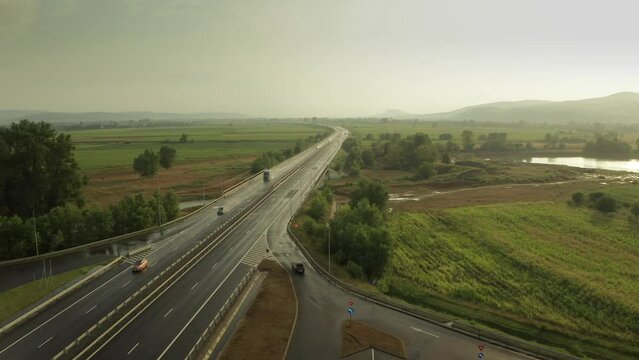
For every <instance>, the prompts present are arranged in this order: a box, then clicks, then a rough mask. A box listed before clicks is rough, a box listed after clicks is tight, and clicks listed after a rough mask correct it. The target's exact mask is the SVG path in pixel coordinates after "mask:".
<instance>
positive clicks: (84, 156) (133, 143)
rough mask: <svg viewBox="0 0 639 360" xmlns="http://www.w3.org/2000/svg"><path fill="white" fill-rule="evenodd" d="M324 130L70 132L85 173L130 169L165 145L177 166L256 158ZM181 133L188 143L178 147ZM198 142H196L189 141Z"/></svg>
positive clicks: (238, 127) (243, 126)
mask: <svg viewBox="0 0 639 360" xmlns="http://www.w3.org/2000/svg"><path fill="white" fill-rule="evenodd" d="M323 130H324V128H321V127H316V126H312V125H303V124H271V125H269V124H266V123H258V122H254V123H239V124H236V123H233V125H232V126H230V125H229V124H211V125H208V126H198V127H171V128H118V129H103V130H80V131H69V132H67V134H69V135H71V139H72V140H73V143H74V145H75V147H76V150H75V157H76V160H77V161H78V163H79V165H80V168H81V169H82V170H85V171H91V170H102V169H105V168H109V167H120V166H126V167H130V166H131V164H132V163H133V159H134V158H135V157H136V156H137V155H139V154H140V153H141V152H143V151H144V150H145V149H153V150H155V151H157V150H159V149H160V147H161V146H162V145H169V146H172V147H174V148H175V149H177V151H178V157H177V160H176V161H177V163H180V162H188V161H193V160H202V159H212V158H217V159H225V158H228V157H231V156H235V157H244V156H257V155H259V154H261V153H262V152H264V151H268V150H281V149H285V148H291V147H293V146H294V145H295V142H296V141H297V140H299V139H304V138H306V137H308V136H309V135H315V134H316V133H318V132H321V131H323ZM182 133H185V134H187V135H188V142H187V143H179V142H178V140H179V138H180V136H181V135H182ZM191 139H193V142H192V143H191V142H190V140H191Z"/></svg>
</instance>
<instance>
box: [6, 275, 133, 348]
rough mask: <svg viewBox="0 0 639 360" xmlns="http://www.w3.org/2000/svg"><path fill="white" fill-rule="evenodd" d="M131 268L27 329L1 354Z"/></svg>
mask: <svg viewBox="0 0 639 360" xmlns="http://www.w3.org/2000/svg"><path fill="white" fill-rule="evenodd" d="M129 271H131V270H129V268H128V267H127V268H126V269H124V270H122V271H121V272H120V273H118V274H116V275H114V276H113V277H112V278H110V279H109V280H107V281H105V282H104V283H103V284H102V285H100V286H98V287H97V288H95V289H93V290H92V291H91V292H90V293H88V294H86V295H84V296H83V297H81V298H80V299H78V300H76V301H75V302H74V303H73V304H71V305H69V306H67V307H66V308H64V309H63V310H62V311H60V312H59V313H57V314H55V315H53V316H52V317H50V318H49V320H47V321H45V322H43V323H42V324H40V325H38V327H36V328H35V329H33V330H31V331H29V332H28V333H26V334H24V335H23V336H22V337H21V338H19V339H18V340H16V341H14V342H13V343H12V344H11V345H9V346H7V347H6V348H4V349H2V351H0V354H2V353H3V352H5V351H7V350H9V349H10V348H11V347H13V345H15V344H17V343H19V342H20V341H22V340H24V338H26V337H27V336H29V335H31V334H33V333H34V332H35V331H37V330H38V329H40V328H41V327H43V326H44V325H46V324H48V323H49V322H50V321H51V320H53V319H55V318H57V317H58V316H60V315H61V314H62V313H63V312H65V311H67V310H69V309H70V308H71V307H73V306H74V305H75V304H77V303H79V302H80V301H82V300H84V299H86V298H87V297H88V296H89V295H91V294H93V293H94V292H96V291H98V290H100V288H102V287H103V286H105V285H106V284H108V283H110V282H111V281H112V280H113V279H115V278H116V277H118V276H119V275H120V274H124V273H125V272H129Z"/></svg>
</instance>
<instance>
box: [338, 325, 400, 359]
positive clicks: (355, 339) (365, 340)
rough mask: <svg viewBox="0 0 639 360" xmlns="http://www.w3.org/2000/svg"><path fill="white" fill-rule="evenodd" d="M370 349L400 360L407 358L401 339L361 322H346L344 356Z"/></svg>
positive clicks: (343, 341)
mask: <svg viewBox="0 0 639 360" xmlns="http://www.w3.org/2000/svg"><path fill="white" fill-rule="evenodd" d="M370 347H374V348H375V349H377V350H381V351H383V352H386V353H390V354H393V355H395V356H398V357H400V358H404V359H406V358H407V356H406V349H405V348H404V343H403V342H402V340H401V339H399V338H397V337H395V336H392V335H389V334H386V333H385V332H383V331H380V330H377V329H375V328H373V327H371V326H368V325H366V324H364V323H363V322H360V321H356V320H346V321H344V324H342V356H347V355H351V354H353V353H356V352H360V351H362V350H364V349H368V348H370Z"/></svg>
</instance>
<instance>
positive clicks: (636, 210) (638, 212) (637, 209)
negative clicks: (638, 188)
mask: <svg viewBox="0 0 639 360" xmlns="http://www.w3.org/2000/svg"><path fill="white" fill-rule="evenodd" d="M630 212H632V215H634V216H635V217H639V201H638V202H636V203H634V204H632V207H631V208H630Z"/></svg>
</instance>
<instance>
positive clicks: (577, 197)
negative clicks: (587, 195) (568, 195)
mask: <svg viewBox="0 0 639 360" xmlns="http://www.w3.org/2000/svg"><path fill="white" fill-rule="evenodd" d="M572 202H574V203H575V205H577V206H580V205H581V204H583V203H584V194H583V193H582V192H580V191H577V192H575V193H573V194H572Z"/></svg>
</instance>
